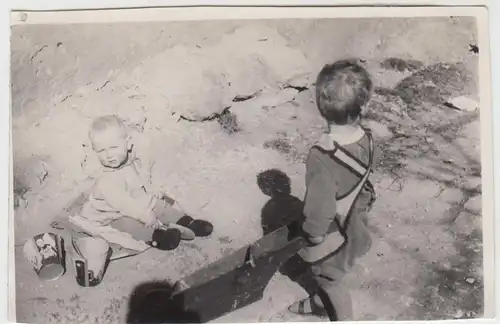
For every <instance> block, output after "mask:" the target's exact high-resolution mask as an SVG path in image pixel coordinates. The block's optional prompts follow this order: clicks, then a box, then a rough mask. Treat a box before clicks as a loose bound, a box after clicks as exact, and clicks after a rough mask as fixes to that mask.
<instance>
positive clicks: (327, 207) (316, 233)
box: [302, 150, 337, 244]
mask: <svg viewBox="0 0 500 324" xmlns="http://www.w3.org/2000/svg"><path fill="white" fill-rule="evenodd" d="M321 154H322V153H321V152H319V151H317V150H313V151H311V153H310V154H309V157H308V159H307V163H306V168H307V171H306V188H307V191H306V196H305V201H304V203H305V205H304V211H303V212H304V216H305V221H304V223H303V225H302V229H303V230H304V232H305V233H306V234H307V235H308V236H309V237H308V239H309V241H310V242H311V243H312V244H319V243H321V242H323V239H324V236H325V235H326V234H327V232H328V229H329V227H330V224H331V222H332V221H333V220H334V219H335V215H336V213H337V206H336V200H335V197H336V193H337V184H336V181H335V177H334V174H333V172H334V171H333V169H330V168H328V166H327V164H326V163H325V162H323V161H322V160H321V158H322V156H321Z"/></svg>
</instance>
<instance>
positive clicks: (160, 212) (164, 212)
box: [153, 200, 184, 224]
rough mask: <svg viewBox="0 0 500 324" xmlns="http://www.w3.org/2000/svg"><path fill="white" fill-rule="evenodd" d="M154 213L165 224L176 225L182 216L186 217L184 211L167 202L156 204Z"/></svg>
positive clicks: (161, 201) (162, 201) (160, 201)
mask: <svg viewBox="0 0 500 324" xmlns="http://www.w3.org/2000/svg"><path fill="white" fill-rule="evenodd" d="M153 212H154V214H155V216H156V218H157V219H158V220H159V221H160V222H162V223H164V224H168V223H176V222H177V221H178V220H179V219H180V218H181V217H182V216H184V213H183V212H182V211H180V210H178V209H175V208H174V207H172V206H171V205H170V204H169V203H168V202H167V201H165V200H159V201H158V202H157V203H156V205H155V208H154V210H153Z"/></svg>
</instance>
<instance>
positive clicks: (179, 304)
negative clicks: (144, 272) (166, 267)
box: [127, 281, 201, 324]
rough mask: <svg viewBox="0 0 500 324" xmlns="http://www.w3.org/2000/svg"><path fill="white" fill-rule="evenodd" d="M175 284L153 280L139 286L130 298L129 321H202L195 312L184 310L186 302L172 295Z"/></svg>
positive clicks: (135, 322)
mask: <svg viewBox="0 0 500 324" xmlns="http://www.w3.org/2000/svg"><path fill="white" fill-rule="evenodd" d="M172 292H173V285H172V284H170V283H168V282H164V281H153V282H147V283H143V284H140V285H139V286H137V287H136V288H135V289H134V291H133V293H132V295H131V296H130V299H129V305H128V314H127V323H131V324H139V323H141V324H144V323H150V324H154V323H201V320H200V317H199V316H198V314H196V313H195V312H189V311H184V307H183V306H184V305H183V304H184V303H183V301H182V300H179V299H178V298H177V299H176V300H175V301H174V300H173V299H172V298H171V297H172Z"/></svg>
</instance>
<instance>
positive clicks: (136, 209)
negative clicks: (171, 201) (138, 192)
mask: <svg viewBox="0 0 500 324" xmlns="http://www.w3.org/2000/svg"><path fill="white" fill-rule="evenodd" d="M97 189H98V190H99V192H100V194H101V195H102V196H103V198H104V200H105V201H106V203H107V204H108V205H110V206H111V208H113V209H116V210H118V211H119V212H120V213H122V214H123V215H125V216H128V217H131V218H134V219H136V220H138V221H140V222H143V223H145V224H146V225H150V224H154V223H155V221H156V217H155V216H154V214H153V212H152V210H153V208H154V206H155V203H156V199H155V197H154V196H153V195H147V194H145V195H143V196H140V197H138V198H135V197H132V196H131V195H130V194H129V193H128V192H127V191H126V186H125V182H124V180H123V179H120V178H119V177H113V176H108V177H104V178H102V179H100V180H99V181H98V182H97Z"/></svg>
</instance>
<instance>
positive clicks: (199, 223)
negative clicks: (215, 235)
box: [176, 215, 214, 237]
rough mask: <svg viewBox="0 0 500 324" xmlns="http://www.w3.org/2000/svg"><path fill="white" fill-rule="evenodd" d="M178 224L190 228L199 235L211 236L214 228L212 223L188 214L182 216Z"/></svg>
mask: <svg viewBox="0 0 500 324" xmlns="http://www.w3.org/2000/svg"><path fill="white" fill-rule="evenodd" d="M176 224H177V225H181V226H184V227H187V228H189V229H190V230H192V231H193V232H194V234H195V235H196V236H198V237H206V236H210V234H212V232H213V230H214V226H213V225H212V223H210V222H207V221H204V220H201V219H194V218H193V217H191V216H188V215H184V216H182V217H181V218H180V219H179V220H178V221H177V223H176Z"/></svg>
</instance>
